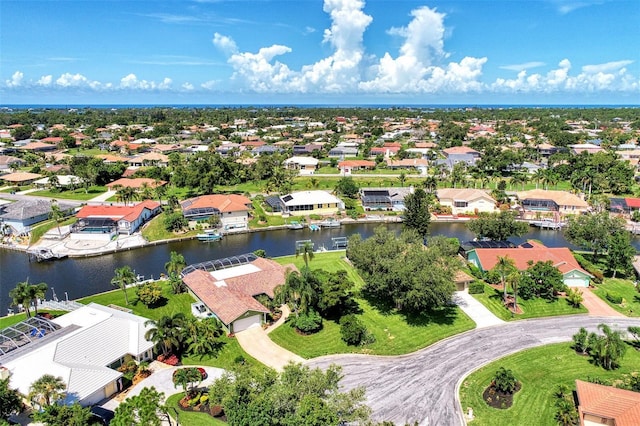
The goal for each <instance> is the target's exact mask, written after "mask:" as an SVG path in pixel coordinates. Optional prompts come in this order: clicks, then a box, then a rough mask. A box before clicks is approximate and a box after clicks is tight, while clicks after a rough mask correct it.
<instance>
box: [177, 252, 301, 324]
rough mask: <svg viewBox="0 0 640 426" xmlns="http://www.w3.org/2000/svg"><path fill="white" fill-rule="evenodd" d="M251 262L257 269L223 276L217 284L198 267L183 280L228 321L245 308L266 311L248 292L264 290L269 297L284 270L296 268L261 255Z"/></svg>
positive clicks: (219, 316)
mask: <svg viewBox="0 0 640 426" xmlns="http://www.w3.org/2000/svg"><path fill="white" fill-rule="evenodd" d="M251 264H252V265H254V266H256V267H257V268H258V269H259V270H258V271H253V272H248V273H246V274H244V275H239V276H235V277H229V278H225V279H224V280H222V281H219V282H218V283H217V284H216V281H217V280H216V279H215V278H214V277H213V276H212V275H211V274H210V273H209V272H206V271H203V270H200V269H198V270H195V271H193V272H190V273H189V274H187V275H186V276H185V277H184V279H183V281H184V283H185V285H186V286H187V287H189V289H190V290H191V291H192V292H193V293H194V294H195V295H196V296H197V297H198V298H199V299H200V300H201V301H202V302H203V303H204V304H205V305H207V307H208V308H209V309H210V310H211V312H213V313H214V314H215V315H216V316H217V317H218V318H219V319H220V320H221V321H222V322H224V323H225V324H227V325H229V324H230V323H231V322H233V321H235V320H236V319H238V318H239V317H240V316H242V315H243V314H244V313H246V312H247V311H256V312H268V310H267V308H265V307H264V306H263V305H262V304H260V303H259V302H258V301H257V300H255V299H254V298H253V297H252V296H257V295H259V294H266V295H267V296H269V297H271V298H273V296H274V290H275V288H276V287H277V286H279V285H281V284H284V282H285V280H286V275H287V271H288V270H293V271H295V270H297V269H296V267H295V266H293V265H285V266H282V265H280V264H278V263H277V262H274V261H272V260H269V259H263V258H258V259H256V260H254V261H253V262H251Z"/></svg>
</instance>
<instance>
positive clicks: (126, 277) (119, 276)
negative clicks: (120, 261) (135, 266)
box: [111, 265, 136, 305]
mask: <svg viewBox="0 0 640 426" xmlns="http://www.w3.org/2000/svg"><path fill="white" fill-rule="evenodd" d="M135 282H136V275H135V274H134V272H133V270H132V269H131V267H130V266H129V265H125V266H123V267H122V268H117V269H116V270H115V275H114V277H113V278H111V285H113V286H114V287H119V288H120V289H122V291H123V292H124V301H125V303H126V304H127V305H128V304H129V297H128V296H127V286H128V285H129V284H133V283H135Z"/></svg>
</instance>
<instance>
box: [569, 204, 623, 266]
mask: <svg viewBox="0 0 640 426" xmlns="http://www.w3.org/2000/svg"><path fill="white" fill-rule="evenodd" d="M620 232H626V230H625V222H624V219H621V218H618V217H611V215H610V214H609V212H608V211H602V212H600V213H596V214H584V215H579V216H575V217H571V218H569V224H568V226H567V228H566V229H565V232H564V235H565V237H566V238H567V240H569V242H570V243H573V244H575V245H577V246H579V247H582V248H583V249H586V250H593V256H594V257H595V258H596V259H597V258H598V256H599V255H600V254H602V253H603V252H605V251H607V250H608V249H609V247H610V246H611V242H612V236H614V235H616V234H619V233H620ZM616 238H618V237H616ZM620 242H622V241H621V240H620V239H617V240H616V243H620ZM617 249H620V247H619V246H618V247H617ZM618 253H620V252H618ZM618 253H617V254H618ZM618 261H619V258H617V259H616V263H618Z"/></svg>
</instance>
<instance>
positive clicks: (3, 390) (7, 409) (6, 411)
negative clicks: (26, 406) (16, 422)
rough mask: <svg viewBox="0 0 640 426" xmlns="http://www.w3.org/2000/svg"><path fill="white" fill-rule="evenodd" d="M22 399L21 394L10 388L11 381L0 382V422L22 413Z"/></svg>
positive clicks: (3, 380)
mask: <svg viewBox="0 0 640 426" xmlns="http://www.w3.org/2000/svg"><path fill="white" fill-rule="evenodd" d="M22 408H23V404H22V397H21V395H20V392H18V391H17V390H16V389H11V388H10V387H9V379H8V378H6V379H2V380H0V420H7V419H8V418H9V416H11V415H13V414H17V413H19V412H20V411H22Z"/></svg>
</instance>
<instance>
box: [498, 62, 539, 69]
mask: <svg viewBox="0 0 640 426" xmlns="http://www.w3.org/2000/svg"><path fill="white" fill-rule="evenodd" d="M545 65H546V64H545V63H544V62H540V61H531V62H525V63H523V64H513V65H503V66H501V67H500V69H503V70H508V71H518V72H520V71H522V70H528V69H531V68H539V67H543V66H545Z"/></svg>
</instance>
